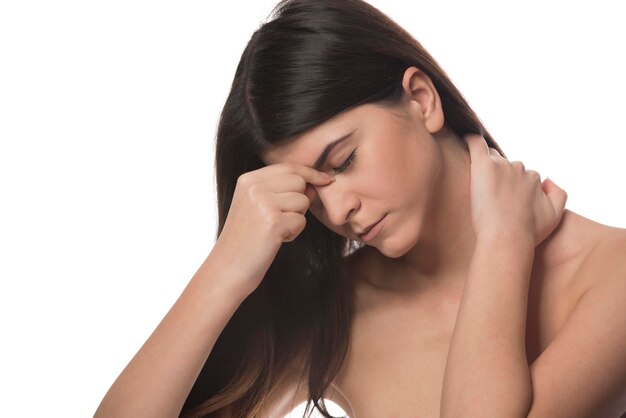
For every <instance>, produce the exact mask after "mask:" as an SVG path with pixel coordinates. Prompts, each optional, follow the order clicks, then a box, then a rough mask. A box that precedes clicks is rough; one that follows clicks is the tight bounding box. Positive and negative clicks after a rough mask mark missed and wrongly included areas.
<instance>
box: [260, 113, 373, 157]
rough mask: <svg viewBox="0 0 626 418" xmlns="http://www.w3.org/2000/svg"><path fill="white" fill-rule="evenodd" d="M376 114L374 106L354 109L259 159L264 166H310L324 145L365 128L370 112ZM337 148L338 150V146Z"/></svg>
mask: <svg viewBox="0 0 626 418" xmlns="http://www.w3.org/2000/svg"><path fill="white" fill-rule="evenodd" d="M380 111H381V110H380V109H379V108H378V107H376V106H373V105H370V104H366V105H361V106H357V107H355V108H354V109H350V110H348V111H347V112H344V113H342V114H340V115H338V116H336V117H334V118H332V119H329V120H327V121H325V122H322V123H321V124H319V125H317V126H315V127H313V128H311V129H310V130H308V131H306V132H304V133H302V134H300V135H298V136H296V137H294V138H289V139H287V140H285V141H283V142H282V143H281V144H279V145H276V146H274V147H272V148H270V149H268V150H266V151H265V152H263V153H261V155H260V157H261V159H262V160H263V162H264V163H265V164H267V165H271V164H276V163H282V162H295V163H298V164H304V165H306V166H309V167H312V166H313V163H314V162H315V160H316V159H317V157H318V156H319V154H320V153H321V152H322V150H323V149H324V147H325V146H326V145H327V144H329V143H331V142H333V141H335V140H336V139H339V138H341V137H343V136H344V135H346V134H349V133H350V132H353V131H355V130H357V129H358V128H365V125H366V124H367V123H371V122H372V120H373V118H374V117H375V114H374V113H376V112H380ZM344 142H345V141H344ZM337 148H340V145H338V146H337Z"/></svg>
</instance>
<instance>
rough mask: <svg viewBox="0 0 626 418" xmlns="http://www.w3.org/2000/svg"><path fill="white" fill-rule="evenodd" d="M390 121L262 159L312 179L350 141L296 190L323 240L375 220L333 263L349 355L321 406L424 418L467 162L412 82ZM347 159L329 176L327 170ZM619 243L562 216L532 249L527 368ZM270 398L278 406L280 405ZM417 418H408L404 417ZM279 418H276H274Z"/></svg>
mask: <svg viewBox="0 0 626 418" xmlns="http://www.w3.org/2000/svg"><path fill="white" fill-rule="evenodd" d="M403 87H404V89H405V93H406V96H405V102H404V104H403V107H402V112H403V113H402V114H403V116H402V117H401V118H398V117H396V116H394V115H393V114H392V113H390V112H389V111H388V110H386V109H381V108H379V107H376V106H373V105H364V106H359V107H357V108H355V109H353V110H351V111H349V112H347V113H345V114H344V115H342V116H341V117H339V118H336V119H334V120H331V121H328V122H325V123H324V124H321V125H320V126H318V127H316V128H314V129H312V130H311V131H310V132H307V133H306V134H304V135H302V136H301V137H298V138H295V139H294V140H293V141H290V142H289V143H288V144H285V145H281V146H280V147H277V148H276V149H273V150H271V151H269V152H268V153H266V154H265V155H263V156H262V158H263V159H264V161H266V162H267V163H268V164H273V163H277V162H283V161H291V162H295V163H298V164H303V165H307V166H312V163H313V162H314V161H315V159H316V157H317V155H319V153H320V151H321V149H323V145H325V144H326V143H329V142H330V140H329V139H335V138H338V137H340V136H342V135H343V134H345V133H348V132H352V131H354V132H355V133H354V134H353V135H352V136H351V137H350V138H349V139H348V140H346V141H343V142H342V144H341V145H339V146H337V147H336V148H335V149H334V151H333V152H332V153H331V154H330V157H329V163H328V164H327V165H325V166H324V167H322V171H327V172H328V173H329V174H336V181H335V182H333V183H330V184H329V185H325V186H319V187H314V188H313V186H311V189H310V190H309V192H310V196H311V197H312V199H313V200H312V203H311V207H310V210H311V212H312V213H313V215H315V216H316V218H318V219H319V220H320V221H321V222H322V223H324V224H325V225H326V226H327V227H328V228H329V229H331V230H333V231H335V232H337V233H339V234H341V235H343V236H346V237H349V238H351V239H358V237H357V236H356V234H357V233H358V232H361V231H363V229H364V228H365V227H367V226H368V225H370V224H371V223H373V222H375V221H377V220H378V219H380V218H381V217H382V216H383V215H386V216H387V218H386V221H385V224H384V227H383V228H382V230H381V231H380V233H379V234H378V235H377V236H376V237H375V238H374V239H373V240H372V241H371V242H368V243H367V245H366V246H365V247H364V248H363V249H361V250H360V251H359V252H358V253H356V254H354V255H353V256H351V257H348V258H347V259H346V269H347V272H348V273H349V274H348V277H350V280H352V282H353V284H354V287H355V289H356V291H357V292H356V294H357V309H356V312H355V321H354V323H353V333H352V339H351V342H350V350H349V353H348V356H347V358H346V359H345V362H344V364H343V367H342V369H341V370H340V372H339V374H338V376H337V377H336V379H335V380H334V382H333V385H332V386H331V389H330V392H329V393H328V396H327V398H328V399H331V400H333V401H335V402H336V403H337V404H339V405H340V406H341V407H342V408H344V410H345V411H346V412H347V413H348V414H350V416H351V417H352V418H355V417H358V418H369V417H381V416H385V417H392V416H393V417H415V416H420V417H437V416H438V412H439V406H440V399H441V388H442V383H443V376H444V368H445V361H446V358H447V354H448V349H449V345H450V339H451V336H452V331H453V328H454V323H455V320H456V315H457V312H458V308H459V303H460V300H461V296H462V291H463V286H464V280H465V278H466V277H467V272H468V266H469V264H470V261H471V258H472V253H473V250H474V245H475V242H476V236H475V233H474V230H473V228H472V223H471V217H470V213H471V212H470V194H469V184H470V178H469V174H470V158H469V153H468V150H467V147H466V146H465V144H464V142H463V140H462V139H461V138H459V137H458V136H457V135H456V134H455V133H454V132H452V131H451V130H450V129H448V128H447V127H446V126H445V118H444V114H443V110H442V108H441V101H440V98H439V95H438V93H437V91H436V89H435V88H434V86H433V84H432V82H431V81H430V79H429V78H428V77H427V76H425V75H424V74H423V73H421V72H420V71H419V70H418V69H416V68H414V67H411V68H409V69H407V71H406V72H405V75H404V78H403ZM355 149H356V150H357V157H356V158H355V159H354V161H353V162H352V163H351V164H350V165H349V167H348V168H347V169H346V170H345V171H344V172H342V173H337V172H336V171H335V170H334V169H333V167H339V166H341V165H342V163H343V162H344V161H345V160H346V158H347V157H348V156H349V155H350V154H351V152H352V151H353V150H355ZM624 248H626V230H624V229H620V228H613V227H609V226H606V225H602V224H599V223H597V222H594V221H592V220H589V219H587V218H585V217H583V216H581V215H578V214H576V213H574V212H572V211H570V210H566V211H565V213H564V214H563V217H562V219H561V223H560V224H559V226H558V227H557V229H556V230H555V231H554V232H553V233H552V234H551V235H550V236H549V237H548V238H547V239H546V240H544V241H543V242H542V243H541V244H540V245H538V246H537V247H536V249H535V258H534V264H533V270H532V274H531V279H530V288H529V299H528V315H527V333H526V351H527V358H528V362H529V365H530V364H532V362H533V361H534V360H535V359H536V358H537V357H538V356H539V355H540V354H541V353H542V352H543V351H544V350H545V348H546V347H547V346H548V345H549V344H550V342H551V341H552V340H553V339H554V338H555V336H556V335H558V332H559V330H560V329H561V328H562V326H563V324H565V322H566V321H567V319H568V318H569V316H570V314H571V312H572V311H573V309H574V307H575V306H576V303H577V301H578V300H579V299H580V298H581V296H582V295H583V294H584V293H585V292H586V291H588V290H589V289H591V288H592V287H594V286H597V285H598V283H599V282H600V281H601V280H602V278H603V277H604V276H603V274H602V272H608V271H610V270H611V269H615V268H616V267H617V266H618V265H623V263H624V262H623V261H622V259H623V251H624ZM305 386H306V378H305V379H303V380H302V381H301V385H300V388H299V389H298V390H297V391H296V387H297V381H295V380H294V381H290V382H286V383H285V387H284V391H283V392H282V393H281V394H280V395H277V397H276V400H275V408H274V409H273V410H272V412H273V413H275V414H276V415H273V414H272V413H270V414H269V416H279V417H281V418H282V417H283V416H284V415H285V414H286V413H288V412H289V411H290V410H291V409H289V408H293V407H294V406H296V405H297V404H298V403H300V402H302V401H304V400H305V399H306V387H305ZM281 399H282V401H281ZM416 411H420V414H419V415H416ZM281 414H282V415H281Z"/></svg>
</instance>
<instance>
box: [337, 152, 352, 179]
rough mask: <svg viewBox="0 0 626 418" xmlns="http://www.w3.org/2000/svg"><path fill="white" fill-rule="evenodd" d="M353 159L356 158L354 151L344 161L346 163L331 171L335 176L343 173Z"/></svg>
mask: <svg viewBox="0 0 626 418" xmlns="http://www.w3.org/2000/svg"><path fill="white" fill-rule="evenodd" d="M355 158H356V149H355V150H354V151H352V154H350V156H349V157H348V158H347V159H346V161H344V163H343V164H341V166H339V167H337V168H333V170H334V171H335V173H336V174H341V173H343V172H344V171H346V169H347V168H348V167H349V166H350V164H352V163H353V162H354V159H355Z"/></svg>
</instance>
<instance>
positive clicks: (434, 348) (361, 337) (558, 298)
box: [331, 246, 617, 418]
mask: <svg viewBox="0 0 626 418" xmlns="http://www.w3.org/2000/svg"><path fill="white" fill-rule="evenodd" d="M614 258H615V257H613V253H611V252H610V248H608V246H607V248H606V249H604V248H602V247H600V246H599V247H598V248H595V247H594V251H591V250H590V251H589V252H588V253H586V254H583V255H581V257H579V258H578V259H576V260H573V261H572V262H570V263H566V264H563V265H561V266H559V267H558V268H552V269H546V268H544V267H543V266H542V265H541V263H540V262H536V263H535V264H534V266H533V273H532V276H531V281H530V286H529V294H528V308H527V321H526V326H527V329H526V353H527V358H528V364H529V365H530V364H532V362H533V361H534V360H535V359H536V358H537V357H538V356H539V355H540V354H541V353H542V352H543V351H544V350H545V348H546V347H547V346H548V345H549V344H550V343H551V342H552V340H553V339H554V338H555V337H556V335H557V334H558V332H559V331H560V329H561V328H562V327H563V325H564V324H565V322H566V321H567V319H568V318H569V316H570V314H571V312H572V311H573V309H574V308H575V306H576V303H577V301H578V300H579V299H580V297H581V296H582V294H583V293H584V292H585V291H586V290H587V289H588V288H590V287H591V286H593V284H594V283H595V282H596V281H597V280H599V278H601V277H602V270H603V269H607V268H610V265H611V263H614V262H616V261H617V260H614ZM359 292H360V295H359V294H357V295H358V297H359V298H366V299H368V303H367V308H366V309H361V310H357V312H356V315H355V318H354V322H353V327H352V335H351V341H350V347H349V351H348V354H347V357H346V359H345V361H344V363H343V366H342V368H341V370H340V372H339V373H338V375H337V377H336V378H335V380H334V382H333V385H334V387H335V389H336V391H335V393H334V397H333V398H331V400H334V401H335V402H337V403H338V404H339V405H340V406H342V407H343V408H344V409H345V410H346V412H347V413H348V414H349V415H350V417H351V418H369V417H382V416H384V417H397V418H402V417H407V418H408V417H411V418H415V417H438V414H439V403H440V399H441V388H442V385H443V377H444V371H445V362H446V359H447V354H448V349H449V346H450V341H451V338H452V332H453V330H454V321H455V319H456V314H457V312H458V306H457V305H455V304H448V305H445V304H442V305H438V306H436V307H433V306H420V305H415V304H411V303H403V302H402V301H401V300H397V299H396V300H385V299H384V298H380V300H378V301H377V300H376V299H375V298H376V296H375V295H373V294H372V293H371V290H369V292H370V293H367V294H365V293H363V292H368V291H367V290H360V291H359ZM416 411H417V412H416Z"/></svg>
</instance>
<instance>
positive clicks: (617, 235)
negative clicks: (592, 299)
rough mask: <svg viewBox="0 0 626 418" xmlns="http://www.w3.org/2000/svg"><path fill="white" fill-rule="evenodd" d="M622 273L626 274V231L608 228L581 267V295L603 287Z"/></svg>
mask: <svg viewBox="0 0 626 418" xmlns="http://www.w3.org/2000/svg"><path fill="white" fill-rule="evenodd" d="M620 272H621V273H624V274H626V229H622V228H613V227H606V228H605V230H604V231H603V234H602V236H601V238H600V239H599V240H598V242H597V244H596V245H595V246H594V247H593V249H592V250H591V251H590V252H589V254H588V255H587V257H586V259H585V262H584V264H583V265H582V266H581V270H580V278H581V282H580V283H581V287H582V288H581V291H582V292H581V293H586V292H588V291H589V290H591V289H593V288H595V287H597V286H602V285H603V284H604V282H605V281H606V280H611V279H612V278H613V277H615V275H616V274H620ZM624 277H626V276H624Z"/></svg>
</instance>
